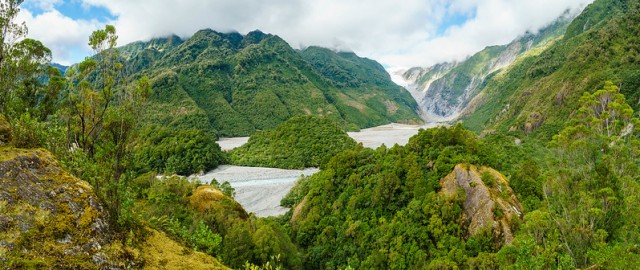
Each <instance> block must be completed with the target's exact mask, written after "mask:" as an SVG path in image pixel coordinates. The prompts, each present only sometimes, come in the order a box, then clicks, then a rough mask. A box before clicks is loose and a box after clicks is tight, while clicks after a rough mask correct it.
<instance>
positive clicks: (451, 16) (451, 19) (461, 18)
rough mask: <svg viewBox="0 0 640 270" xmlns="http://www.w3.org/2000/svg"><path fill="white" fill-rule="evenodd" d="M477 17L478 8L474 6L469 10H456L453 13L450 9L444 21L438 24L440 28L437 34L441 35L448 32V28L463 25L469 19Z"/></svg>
mask: <svg viewBox="0 0 640 270" xmlns="http://www.w3.org/2000/svg"><path fill="white" fill-rule="evenodd" d="M475 17H476V9H475V8H474V9H473V10H471V11H468V12H456V13H452V12H450V11H448V12H447V15H446V16H444V18H443V20H442V22H440V25H439V26H438V30H437V32H436V36H438V37H441V36H444V34H445V33H446V32H447V30H448V29H449V28H451V27H453V26H461V25H463V24H465V23H466V22H467V21H469V20H471V19H473V18H475Z"/></svg>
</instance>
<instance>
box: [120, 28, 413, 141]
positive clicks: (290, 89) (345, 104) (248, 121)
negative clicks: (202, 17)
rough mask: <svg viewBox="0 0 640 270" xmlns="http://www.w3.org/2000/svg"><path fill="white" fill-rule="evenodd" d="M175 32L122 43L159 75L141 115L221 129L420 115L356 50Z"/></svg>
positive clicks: (242, 131) (138, 63)
mask: <svg viewBox="0 0 640 270" xmlns="http://www.w3.org/2000/svg"><path fill="white" fill-rule="evenodd" d="M173 39H177V37H174V38H167V39H154V40H151V41H149V42H137V43H133V44H129V45H126V46H124V47H122V48H119V50H120V51H123V52H124V53H123V54H124V55H125V56H126V57H125V60H126V61H125V63H129V64H128V65H129V66H134V67H136V68H135V69H134V76H140V75H148V76H149V77H150V78H151V80H152V81H155V82H157V84H155V83H154V89H156V93H157V94H155V95H154V96H152V97H151V102H150V104H151V106H150V107H149V109H150V110H149V112H148V113H147V115H145V118H148V119H164V118H175V117H176V116H178V117H185V118H189V119H197V121H198V123H203V122H206V126H203V127H199V128H202V129H204V130H206V131H211V132H216V133H218V134H220V135H222V136H239V135H244V136H246V135H250V134H252V133H253V132H255V131H256V130H263V129H269V128H273V127H275V126H277V125H279V124H281V123H282V122H284V121H285V120H287V119H289V118H291V117H292V116H298V115H308V114H312V115H320V116H326V117H330V118H332V119H333V120H335V121H336V122H338V124H339V125H340V126H342V127H348V128H351V129H357V128H362V127H370V126H374V125H380V124H386V123H389V122H414V123H415V122H420V119H419V117H418V116H417V115H416V113H415V109H416V108H417V105H416V103H415V101H414V100H413V99H412V98H411V96H410V95H409V93H408V92H407V91H406V90H404V89H402V88H401V87H399V86H397V85H395V84H393V83H392V82H391V79H390V77H389V75H388V74H387V73H386V72H385V70H384V68H382V66H381V65H380V64H378V63H377V62H375V61H372V60H369V59H363V58H360V57H358V56H356V55H355V54H353V53H336V52H333V51H331V50H327V49H320V48H315V47H313V48H308V49H306V50H303V51H296V50H294V49H292V48H291V47H290V46H289V45H288V44H287V43H286V42H285V41H284V40H282V39H281V38H279V37H278V36H273V35H268V34H264V33H261V32H259V31H254V32H251V33H249V34H247V35H246V36H241V35H239V34H237V33H229V34H223V33H218V32H215V31H212V30H201V31H198V32H197V33H195V34H194V35H193V36H192V37H191V38H189V39H187V40H184V41H181V40H180V41H179V42H170V41H169V40H173ZM167 74H172V75H170V76H171V77H169V78H170V80H169V81H165V80H166V79H167V78H168V77H167ZM338 74H339V75H338ZM163 81H164V82H163ZM180 108H184V109H180ZM151 122H152V123H155V124H157V122H154V121H151Z"/></svg>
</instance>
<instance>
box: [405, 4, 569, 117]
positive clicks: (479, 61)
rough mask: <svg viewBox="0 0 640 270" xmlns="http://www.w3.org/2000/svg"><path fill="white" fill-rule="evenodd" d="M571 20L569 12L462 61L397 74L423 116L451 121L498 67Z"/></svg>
mask: <svg viewBox="0 0 640 270" xmlns="http://www.w3.org/2000/svg"><path fill="white" fill-rule="evenodd" d="M570 21H571V17H570V16H568V15H563V17H561V18H559V19H558V20H557V21H556V22H554V23H552V24H551V25H549V26H547V27H546V28H544V29H542V30H540V31H539V32H538V33H536V34H532V33H526V34H524V35H523V36H521V37H519V38H517V39H515V40H514V41H512V42H511V43H509V44H507V45H502V46H489V47H486V48H485V49H484V50H482V51H480V52H478V53H476V54H474V55H472V56H471V57H469V58H467V59H465V60H464V61H461V62H453V63H440V64H437V65H434V66H431V67H427V68H419V67H414V68H411V69H408V70H406V71H404V73H402V74H399V75H400V77H401V78H402V79H403V80H404V81H405V83H404V85H403V86H404V87H405V88H406V89H407V90H408V91H409V92H410V93H411V94H412V96H413V97H414V98H415V99H416V101H417V102H418V105H419V107H420V108H419V109H420V112H421V116H422V117H423V119H424V120H426V121H427V122H444V121H452V120H455V119H456V118H458V117H459V116H461V114H463V112H464V113H468V112H465V109H466V108H467V106H468V105H469V104H470V103H471V101H472V100H473V99H474V98H475V97H476V96H478V94H479V93H481V92H482V90H483V88H484V87H485V86H486V85H487V83H488V82H489V80H491V79H492V78H493V77H494V76H495V75H496V74H498V73H499V71H500V70H504V69H507V68H508V67H509V66H511V65H512V64H513V63H515V62H516V61H517V60H518V59H519V58H521V57H525V56H527V55H528V52H529V51H532V50H534V49H537V48H542V47H544V46H546V45H547V44H549V43H550V42H553V41H554V40H555V39H557V38H558V37H559V36H561V35H562V33H563V31H564V29H566V27H567V25H568V24H569V22H570ZM396 73H399V71H397V72H396Z"/></svg>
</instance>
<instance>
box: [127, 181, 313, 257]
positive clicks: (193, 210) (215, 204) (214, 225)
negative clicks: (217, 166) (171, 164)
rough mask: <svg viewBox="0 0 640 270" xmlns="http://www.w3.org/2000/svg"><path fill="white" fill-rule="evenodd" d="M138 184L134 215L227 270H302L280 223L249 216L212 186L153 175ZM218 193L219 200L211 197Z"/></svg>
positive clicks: (296, 254)
mask: <svg viewBox="0 0 640 270" xmlns="http://www.w3.org/2000/svg"><path fill="white" fill-rule="evenodd" d="M136 183H137V185H138V186H139V188H140V190H141V191H142V192H140V193H138V200H139V204H138V206H137V209H136V211H138V212H140V213H142V215H143V217H144V218H145V219H146V220H149V221H150V222H151V223H152V224H153V225H154V226H157V227H159V228H162V229H163V230H165V231H166V232H168V233H169V234H170V235H172V236H173V237H175V238H177V239H179V240H180V241H182V242H184V243H186V244H187V245H188V246H191V247H193V248H194V249H196V250H200V251H203V252H205V253H207V254H210V255H212V256H216V257H217V258H219V259H220V260H221V261H222V262H223V263H224V264H225V265H227V266H230V267H236V268H240V267H243V266H244V265H245V264H246V263H249V264H255V265H280V266H281V267H284V268H285V269H300V264H301V261H300V255H299V252H298V251H297V247H296V246H295V245H293V243H292V242H291V240H290V238H289V236H288V235H287V234H286V230H284V228H283V227H282V226H281V225H280V224H279V223H278V222H276V221H275V220H265V219H256V218H255V217H250V216H249V215H248V214H247V213H246V212H245V211H244V209H242V207H240V206H239V205H238V203H237V202H235V201H234V200H233V198H231V197H229V196H227V195H223V193H222V191H221V190H217V189H216V187H215V186H198V184H196V183H192V182H190V181H189V180H187V179H186V178H183V177H177V176H173V177H165V178H163V179H157V178H155V176H153V175H149V176H145V177H142V178H140V179H138V180H137V181H136ZM224 186H225V184H222V187H224ZM217 192H218V193H217ZM216 193H217V194H220V196H218V195H213V196H210V195H211V194H216ZM169 217H171V218H169Z"/></svg>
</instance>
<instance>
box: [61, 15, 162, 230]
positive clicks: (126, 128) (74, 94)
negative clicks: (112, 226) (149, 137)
mask: <svg viewBox="0 0 640 270" xmlns="http://www.w3.org/2000/svg"><path fill="white" fill-rule="evenodd" d="M117 39H118V36H117V35H116V29H115V27H113V26H111V25H107V26H105V28H104V29H99V30H96V31H94V32H93V33H92V34H91V36H90V37H89V45H90V46H91V48H92V49H93V50H94V52H95V53H96V54H95V55H94V56H93V57H91V58H87V59H86V60H84V61H82V62H81V63H80V64H78V67H77V68H72V69H70V70H69V71H68V72H67V76H68V89H69V91H68V92H67V94H68V96H67V99H66V111H65V113H64V118H65V119H66V123H67V142H68V145H69V147H70V148H71V149H74V148H78V149H79V150H81V152H82V154H73V153H72V154H71V155H70V156H71V157H72V159H74V158H76V159H77V161H76V162H75V164H76V165H79V168H78V170H77V174H79V175H81V176H83V174H85V175H84V177H85V179H88V180H90V182H91V183H92V184H93V185H94V187H95V188H96V191H97V193H98V194H99V195H101V196H102V199H103V200H105V202H106V205H107V208H108V209H109V210H110V212H111V214H112V217H113V218H116V219H117V218H118V217H119V216H120V213H121V212H120V211H121V210H122V209H121V207H122V204H123V203H124V202H125V201H127V199H126V198H124V197H123V196H125V195H126V194H128V193H127V192H126V190H125V189H126V188H127V187H128V185H127V181H128V180H129V178H131V177H128V178H123V177H122V176H123V175H126V170H127V166H126V164H127V162H126V161H127V159H128V158H129V157H130V156H131V148H132V146H131V145H130V144H131V139H132V134H133V133H134V131H135V129H136V127H137V123H138V119H140V116H141V113H142V108H143V106H144V104H145V102H146V100H147V99H148V98H149V96H150V95H151V93H152V90H151V83H150V81H149V79H148V78H147V77H142V78H140V79H139V80H137V81H135V82H134V83H133V84H132V85H129V84H127V79H126V76H123V74H122V71H123V64H121V63H120V62H119V55H118V50H117V49H116V48H115V47H116V45H117ZM72 151H73V150H72ZM88 164H93V165H95V166H97V167H98V169H97V170H95V169H94V170H87V169H85V168H82V167H83V166H86V165H88ZM86 174H88V175H86Z"/></svg>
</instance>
